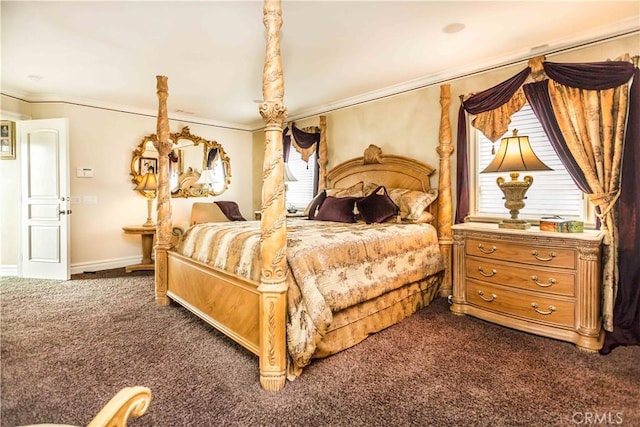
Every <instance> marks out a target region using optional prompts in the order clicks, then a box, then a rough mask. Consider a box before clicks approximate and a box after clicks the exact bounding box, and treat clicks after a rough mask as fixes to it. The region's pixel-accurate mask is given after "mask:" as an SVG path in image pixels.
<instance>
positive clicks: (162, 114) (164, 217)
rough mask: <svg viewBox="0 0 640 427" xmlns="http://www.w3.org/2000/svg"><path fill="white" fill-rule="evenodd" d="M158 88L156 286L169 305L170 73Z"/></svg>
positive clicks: (158, 296) (159, 299)
mask: <svg viewBox="0 0 640 427" xmlns="http://www.w3.org/2000/svg"><path fill="white" fill-rule="evenodd" d="M156 80H157V90H158V124H157V134H158V140H157V141H155V142H154V145H155V147H156V150H158V171H157V172H158V206H157V212H158V225H157V227H156V246H155V249H156V262H155V290H156V304H158V305H168V304H169V298H168V297H167V284H168V280H169V278H168V269H167V264H168V257H167V251H168V250H169V249H171V194H170V193H169V191H170V190H169V153H170V152H171V142H170V141H169V117H168V114H167V98H168V96H169V91H168V85H167V77H166V76H156Z"/></svg>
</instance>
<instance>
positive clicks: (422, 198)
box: [389, 188, 438, 221]
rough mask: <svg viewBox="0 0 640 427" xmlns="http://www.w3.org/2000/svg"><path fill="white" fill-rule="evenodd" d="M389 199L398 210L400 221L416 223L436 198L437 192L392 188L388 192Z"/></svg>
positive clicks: (434, 190) (432, 189)
mask: <svg viewBox="0 0 640 427" xmlns="http://www.w3.org/2000/svg"><path fill="white" fill-rule="evenodd" d="M389 197H391V200H393V201H394V202H395V203H396V204H397V205H398V207H399V208H400V217H401V218H402V219H407V220H413V221H416V220H418V219H420V216H421V215H422V213H423V212H424V210H425V209H426V208H427V207H428V206H429V205H430V204H431V203H433V201H434V200H436V198H437V197H438V190H437V189H435V188H431V189H430V190H429V191H428V192H426V193H425V192H423V191H414V190H407V189H403V188H393V189H391V190H389Z"/></svg>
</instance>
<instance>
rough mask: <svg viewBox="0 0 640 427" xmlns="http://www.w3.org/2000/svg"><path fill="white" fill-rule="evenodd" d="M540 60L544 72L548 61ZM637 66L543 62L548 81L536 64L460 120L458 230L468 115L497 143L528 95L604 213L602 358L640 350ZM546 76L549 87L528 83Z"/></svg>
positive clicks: (463, 207)
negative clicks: (623, 349)
mask: <svg viewBox="0 0 640 427" xmlns="http://www.w3.org/2000/svg"><path fill="white" fill-rule="evenodd" d="M535 59H536V60H538V61H537V63H536V67H535V68H536V70H538V69H539V63H540V57H538V58H535ZM634 59H635V58H634ZM635 60H636V64H632V63H631V62H630V61H629V57H628V55H627V56H625V57H624V58H622V59H620V60H616V61H606V62H593V63H575V64H562V63H553V62H546V61H542V67H543V69H544V73H541V74H539V73H538V72H537V71H536V72H535V73H532V71H531V70H532V67H533V65H531V64H532V63H533V62H530V65H531V66H530V67H527V68H525V69H524V70H522V71H521V72H519V73H518V74H516V75H515V76H513V77H511V78H510V79H508V80H506V81H504V82H502V83H500V84H498V85H496V86H494V87H492V88H489V89H487V90H484V91H482V92H480V93H478V94H475V95H471V96H470V97H468V98H467V99H464V100H462V102H461V106H460V110H459V113H458V142H457V145H458V147H457V148H458V149H457V160H458V171H457V181H458V203H457V206H458V209H457V211H456V218H455V220H456V222H457V223H459V222H463V221H464V218H465V217H466V216H467V215H468V214H469V189H468V161H467V133H466V129H467V124H466V113H469V114H473V115H476V118H475V119H474V121H473V122H472V124H473V126H474V127H476V128H477V129H479V130H480V131H481V132H483V134H485V135H486V136H487V137H488V138H489V139H490V140H492V141H495V140H496V139H498V138H500V136H501V135H502V134H504V133H505V132H506V129H507V127H508V124H509V123H510V116H511V115H512V114H513V113H515V112H516V111H518V110H519V109H520V108H522V105H524V102H523V100H522V97H523V95H524V96H525V97H526V100H527V101H528V102H529V104H530V105H531V107H532V109H533V111H534V113H535V114H536V117H537V118H538V120H539V121H540V123H541V124H542V127H543V129H544V131H545V133H546V134H547V137H548V138H549V141H550V142H551V145H552V146H553V148H554V150H555V151H556V153H557V154H558V157H559V158H560V160H561V161H562V163H563V164H564V166H565V167H566V169H567V171H568V172H569V174H570V175H571V176H572V177H573V179H574V181H575V182H576V184H577V185H578V187H579V188H580V189H581V190H582V191H583V192H584V193H586V194H587V195H588V196H589V198H590V200H591V201H592V202H593V203H594V204H595V205H596V209H597V211H598V212H597V215H598V218H599V219H600V220H601V221H602V230H603V232H604V233H605V251H604V252H605V253H604V260H603V268H602V270H603V271H602V277H603V289H602V291H603V292H602V295H603V300H602V314H603V326H604V329H605V331H606V336H605V345H604V347H603V349H602V350H601V353H602V354H607V353H608V352H609V351H611V349H612V348H614V347H616V346H617V345H638V344H640V263H637V260H638V259H640V245H638V244H637V239H638V237H637V236H638V231H639V230H638V228H639V227H640V185H638V184H636V183H635V177H634V164H636V162H637V161H639V160H640V159H639V157H640V156H639V155H638V152H640V99H639V98H640V81H639V79H640V73H639V71H638V68H637V59H635ZM532 61H533V60H532ZM533 74H536V75H535V76H533ZM539 76H540V77H542V78H546V79H545V80H542V81H535V82H530V83H525V82H526V81H527V79H532V78H534V80H538V77H539ZM499 132H502V133H500V134H499V135H498V133H499ZM496 135H497V136H496ZM492 138H496V139H492ZM623 157H624V161H623ZM623 176H624V177H626V179H624V180H623V179H622V177H623ZM614 208H615V209H614ZM619 212H624V215H620V213H619ZM618 219H622V220H621V221H620V223H619V222H618ZM630 241H631V243H630ZM614 314H615V318H614Z"/></svg>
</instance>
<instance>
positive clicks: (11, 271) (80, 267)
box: [0, 255, 140, 277]
mask: <svg viewBox="0 0 640 427" xmlns="http://www.w3.org/2000/svg"><path fill="white" fill-rule="evenodd" d="M139 262H140V255H138V256H131V257H126V258H114V259H106V260H102V261H91V262H79V263H76V264H71V266H70V268H69V269H70V270H71V274H80V273H86V272H94V271H101V270H111V269H113V268H123V267H126V266H127V265H131V264H138V263H139ZM5 276H7V277H18V266H17V265H9V264H6V265H0V277H5Z"/></svg>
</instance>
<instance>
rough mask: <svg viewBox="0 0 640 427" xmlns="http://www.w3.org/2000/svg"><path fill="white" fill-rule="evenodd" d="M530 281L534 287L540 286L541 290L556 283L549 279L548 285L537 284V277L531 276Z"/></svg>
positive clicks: (554, 280)
mask: <svg viewBox="0 0 640 427" xmlns="http://www.w3.org/2000/svg"><path fill="white" fill-rule="evenodd" d="M531 280H532V281H533V283H535V284H536V285H538V286H540V287H541V288H548V287H549V286H553V285H555V284H556V283H558V281H557V280H556V279H554V278H551V277H550V278H549V283H540V282H538V276H531Z"/></svg>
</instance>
